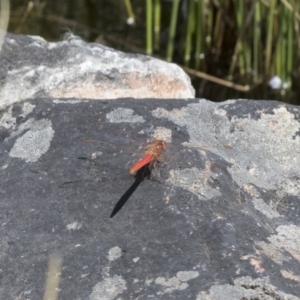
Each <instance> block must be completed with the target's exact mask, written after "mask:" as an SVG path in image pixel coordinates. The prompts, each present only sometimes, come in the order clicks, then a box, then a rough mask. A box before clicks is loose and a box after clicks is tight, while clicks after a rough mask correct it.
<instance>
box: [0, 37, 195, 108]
mask: <svg viewBox="0 0 300 300" xmlns="http://www.w3.org/2000/svg"><path fill="white" fill-rule="evenodd" d="M194 95H195V92H194V89H193V87H192V86H191V83H190V79H189V77H188V76H187V75H186V73H184V71H183V70H182V69H181V68H180V67H178V66H177V65H175V64H170V63H166V62H163V61H161V60H158V59H155V58H151V57H147V56H143V55H136V54H125V53H123V52H120V51H116V50H113V49H111V48H108V47H105V46H102V45H100V44H88V43H85V42H83V41H82V40H78V39H69V40H67V41H62V42H58V43H50V42H47V41H45V40H44V39H42V38H41V37H33V36H22V35H20V36H16V35H13V34H7V35H6V38H5V42H4V44H3V48H2V51H1V52H0V107H3V106H5V105H8V104H13V103H15V102H19V101H22V100H25V99H27V98H30V97H39V98H47V97H48V98H49V97H52V98H60V99H61V98H68V99H69V98H77V99H78V98H81V99H84V98H89V99H115V98H120V97H123V98H125V97H134V98H150V97H152V98H192V97H194Z"/></svg>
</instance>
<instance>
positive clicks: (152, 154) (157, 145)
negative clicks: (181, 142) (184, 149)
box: [129, 140, 167, 175]
mask: <svg viewBox="0 0 300 300" xmlns="http://www.w3.org/2000/svg"><path fill="white" fill-rule="evenodd" d="M166 149H167V143H166V142H165V141H162V140H154V141H153V142H152V143H150V144H149V145H148V147H147V148H146V150H145V156H144V157H143V158H142V159H140V160H138V161H137V162H136V163H135V164H134V165H133V166H132V167H131V169H130V172H129V173H130V174H132V175H134V174H135V173H136V172H137V171H138V170H140V169H141V168H142V167H144V166H146V165H147V164H150V165H149V167H150V169H151V168H153V166H154V164H155V162H156V160H157V159H158V158H159V157H160V156H161V154H162V152H163V151H165V150H166Z"/></svg>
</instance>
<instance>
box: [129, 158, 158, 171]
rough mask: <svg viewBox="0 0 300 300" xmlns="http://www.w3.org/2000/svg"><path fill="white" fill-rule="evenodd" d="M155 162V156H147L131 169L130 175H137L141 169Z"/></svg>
mask: <svg viewBox="0 0 300 300" xmlns="http://www.w3.org/2000/svg"><path fill="white" fill-rule="evenodd" d="M152 160H153V156H152V155H151V154H147V155H145V156H144V157H143V158H142V159H140V160H139V161H137V162H136V163H135V164H134V165H133V166H132V167H131V169H130V174H135V173H136V172H137V171H138V170H139V169H141V168H142V167H144V166H145V165H147V164H149V163H150V162H151V161H152Z"/></svg>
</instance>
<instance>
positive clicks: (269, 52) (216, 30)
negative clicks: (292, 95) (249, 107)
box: [146, 0, 300, 90]
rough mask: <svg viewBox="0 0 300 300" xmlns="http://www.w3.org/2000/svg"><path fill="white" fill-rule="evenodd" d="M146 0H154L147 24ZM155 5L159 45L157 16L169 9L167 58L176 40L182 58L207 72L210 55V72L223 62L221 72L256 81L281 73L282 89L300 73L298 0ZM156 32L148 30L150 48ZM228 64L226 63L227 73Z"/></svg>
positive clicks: (208, 0)
mask: <svg viewBox="0 0 300 300" xmlns="http://www.w3.org/2000/svg"><path fill="white" fill-rule="evenodd" d="M148 2H151V0H147V7H146V9H147V28H148V24H150V23H148V22H150V21H149V18H150V17H149V18H148V14H151V15H153V10H152V8H151V6H150V5H148ZM179 4H181V5H179ZM183 4H185V6H184V5H183ZM157 5H159V13H155V15H154V18H155V20H156V21H155V22H154V23H155V25H154V26H155V28H154V32H155V48H156V49H158V43H159V37H158V34H159V33H158V32H159V30H157V28H159V27H158V25H157V24H158V23H159V22H158V20H157V19H156V18H160V15H161V16H162V17H167V16H168V14H171V16H170V26H169V39H168V44H167V53H166V60H167V61H172V60H173V52H174V48H175V43H177V44H178V43H180V42H181V43H182V44H179V47H178V49H182V50H180V51H181V53H182V59H181V60H182V61H183V62H184V65H185V66H190V67H192V68H193V69H195V70H198V71H202V72H204V71H206V70H207V64H208V63H210V61H208V60H206V58H207V57H210V58H213V60H214V63H215V68H214V69H213V71H210V73H211V72H212V73H211V74H214V73H216V71H217V70H216V69H218V66H222V67H220V68H223V69H222V70H221V71H222V72H221V73H223V77H225V78H227V79H229V80H232V81H234V82H235V83H237V84H239V83H242V84H247V85H252V86H255V85H258V84H261V82H262V81H264V82H268V80H269V79H270V78H272V77H273V76H275V75H277V76H278V77H280V79H281V81H282V85H281V89H282V90H289V89H291V86H292V76H291V74H292V72H293V71H294V70H296V71H298V72H299V66H298V69H297V66H296V65H295V58H296V57H297V56H298V57H299V56H300V29H299V27H300V26H299V24H300V3H299V1H298V0H252V1H240V0H218V1H213V0H185V3H184V1H181V2H180V1H179V0H173V2H172V4H170V5H171V7H169V11H162V12H160V0H155V6H157ZM183 7H185V9H186V11H185V12H186V13H185V14H181V15H184V16H186V17H185V19H183V21H182V20H181V21H180V27H179V28H178V26H177V22H178V15H179V10H183ZM148 10H149V11H148ZM180 12H181V11H180ZM183 28H185V30H182V29H183ZM180 29H181V30H180ZM152 31H153V30H151V32H150V31H149V30H147V53H149V52H148V48H149V43H150V42H149V40H152ZM182 34H184V35H185V36H182ZM148 35H149V36H148ZM175 36H176V39H175ZM200 58H201V59H200ZM179 61H180V59H179ZM224 65H227V66H228V67H227V70H228V72H227V76H226V73H225V74H224ZM219 73H220V72H219ZM249 88H250V89H251V86H250V87H249ZM245 90H247V89H245Z"/></svg>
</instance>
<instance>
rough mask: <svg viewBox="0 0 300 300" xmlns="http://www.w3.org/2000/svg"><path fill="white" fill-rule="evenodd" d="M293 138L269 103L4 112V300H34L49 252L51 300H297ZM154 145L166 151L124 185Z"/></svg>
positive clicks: (299, 242)
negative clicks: (56, 285) (53, 268)
mask: <svg viewBox="0 0 300 300" xmlns="http://www.w3.org/2000/svg"><path fill="white" fill-rule="evenodd" d="M26 39H27V38H26ZM36 43H39V42H36ZM41 43H42V45H44V42H41ZM43 47H44V46H43ZM33 49H35V48H33ZM91 51H92V50H91ZM74 59H75V57H74ZM54 63H55V62H54ZM47 68H48V67H47ZM11 72H13V71H12V70H11ZM28 72H29V71H28ZM66 82H67V81H66ZM45 84H46V83H45ZM49 91H50V89H48V94H49ZM13 102H15V101H13ZM299 128H300V110H299V108H298V107H295V106H290V105H285V104H282V103H279V102H270V101H245V100H236V101H233V100H231V101H226V102H224V103H212V102H209V101H206V100H199V99H190V100H183V99H181V100H172V101H170V100H163V99H159V100H155V99H143V100H135V99H118V100H112V101H96V100H84V101H80V100H76V101H74V100H73V101H72V100H68V99H62V98H59V99H58V98H56V99H45V98H44V99H42V98H36V99H32V100H30V99H28V100H26V101H23V102H19V103H14V104H13V105H11V106H7V107H6V108H5V109H2V111H1V112H0V220H1V223H0V299H31V300H40V299H42V296H43V286H44V283H45V280H46V274H47V268H48V266H47V264H48V258H49V256H50V255H51V254H53V253H56V255H60V256H61V257H62V259H63V260H62V267H61V277H60V290H59V299H91V300H100V299H101V300H102V299H111V300H112V299H118V300H121V299H124V300H127V299H163V300H165V299H195V300H207V299H211V300H219V299H222V300H224V299H228V300H245V299H247V300H250V299H251V300H253V299H259V300H271V299H277V300H283V299H291V300H295V299H300V296H299V295H300V271H299V270H300V218H299V214H300V197H299V190H300V176H299V174H300V163H299V160H300V156H299V152H300V138H299V133H300V130H299ZM154 138H160V139H164V140H165V141H166V142H168V146H169V147H168V149H167V151H166V152H165V153H164V154H163V157H162V162H161V163H158V164H156V167H155V169H154V170H153V171H152V174H151V176H150V179H147V178H145V179H144V180H143V181H142V182H141V180H140V178H141V177H142V175H143V174H139V175H138V176H137V178H136V180H135V181H134V180H133V177H131V176H130V175H129V167H130V166H131V164H132V163H133V162H134V161H136V160H137V159H139V158H140V157H141V156H142V155H143V147H144V146H145V145H146V144H147V142H148V141H151V140H152V139H154ZM144 172H146V173H147V170H144ZM139 176H140V177H139ZM119 200H120V201H121V202H122V205H121V207H120V209H119V211H118V212H117V214H116V215H115V216H114V217H113V218H110V215H111V212H112V211H113V209H114V207H115V206H116V204H117V203H118V201H119ZM120 201H119V204H120Z"/></svg>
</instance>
